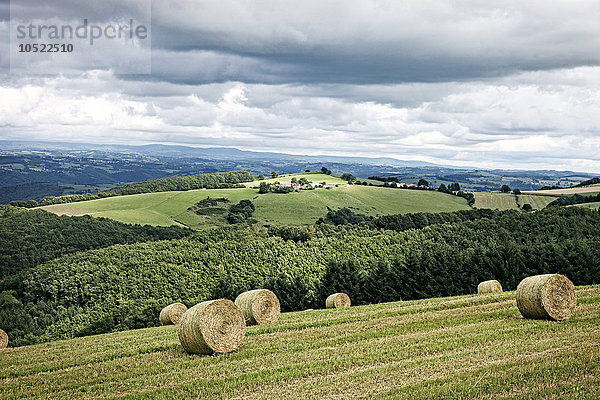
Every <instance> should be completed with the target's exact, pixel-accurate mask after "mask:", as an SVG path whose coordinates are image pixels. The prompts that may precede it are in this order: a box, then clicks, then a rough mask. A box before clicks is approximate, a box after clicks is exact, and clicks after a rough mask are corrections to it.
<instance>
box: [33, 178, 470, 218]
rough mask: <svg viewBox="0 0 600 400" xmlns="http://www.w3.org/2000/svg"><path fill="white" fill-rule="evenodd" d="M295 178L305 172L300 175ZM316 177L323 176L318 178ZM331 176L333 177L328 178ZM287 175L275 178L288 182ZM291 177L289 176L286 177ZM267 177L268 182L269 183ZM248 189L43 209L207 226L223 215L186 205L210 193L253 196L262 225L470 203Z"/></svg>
mask: <svg viewBox="0 0 600 400" xmlns="http://www.w3.org/2000/svg"><path fill="white" fill-rule="evenodd" d="M296 176H297V177H299V176H302V174H297V175H296ZM306 176H307V177H308V178H312V180H313V182H322V181H323V180H325V181H326V182H328V183H330V184H336V182H337V183H338V184H339V182H343V181H341V180H339V179H338V178H332V177H329V176H328V175H322V174H308V175H306ZM315 177H317V178H319V179H318V180H317V179H315ZM327 177H329V180H327V179H328V178H327ZM284 179H286V177H280V178H277V179H273V180H268V181H275V180H280V181H281V182H285V181H286V180H284ZM287 179H288V180H287V181H289V179H290V177H287ZM268 181H267V182H268ZM248 186H251V187H247V188H244V189H209V190H191V191H186V192H160V193H144V194H137V195H130V196H117V197H109V198H105V199H98V200H90V201H82V202H77V203H69V204H56V205H51V206H44V207H42V208H43V209H45V210H48V211H51V212H54V213H57V214H66V215H85V214H90V215H94V216H102V217H108V218H112V219H116V220H118V221H121V222H126V223H138V224H151V225H163V226H167V225H173V224H177V223H180V224H183V225H187V226H190V227H193V228H203V227H207V226H213V225H215V224H224V223H225V218H224V216H223V215H219V216H214V215H197V214H196V213H194V212H192V211H189V210H188V208H189V207H190V206H191V205H193V204H194V203H196V202H198V201H200V200H202V199H205V198H206V197H207V196H210V197H225V198H228V199H229V200H230V201H231V203H237V202H238V201H240V200H243V199H250V200H252V202H253V203H254V204H255V207H256V211H255V213H254V218H256V219H257V220H258V221H259V223H281V224H283V223H285V224H292V225H301V224H311V223H314V222H315V221H316V220H317V219H318V218H320V217H323V216H324V215H325V214H326V213H327V207H331V208H333V209H337V208H342V207H352V208H353V209H354V211H356V212H360V213H364V214H368V215H385V214H397V213H409V212H420V211H422V212H443V211H458V210H467V209H469V206H468V205H467V202H466V200H464V199H463V198H461V197H457V196H451V195H447V194H444V193H439V192H430V191H417V190H401V189H391V188H382V187H373V186H362V185H346V184H345V182H344V183H343V184H339V187H332V188H330V189H316V190H307V191H300V192H294V193H288V194H278V193H267V194H262V195H259V194H258V191H257V190H256V189H254V188H252V186H256V182H252V185H248Z"/></svg>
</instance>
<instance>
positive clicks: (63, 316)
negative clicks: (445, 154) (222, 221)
mask: <svg viewBox="0 0 600 400" xmlns="http://www.w3.org/2000/svg"><path fill="white" fill-rule="evenodd" d="M417 215H419V216H417ZM418 228H420V229H418ZM311 229H312V230H309V229H308V228H307V231H306V233H308V237H306V236H305V235H303V234H302V232H300V231H298V232H294V231H293V230H291V229H290V230H288V231H286V230H284V229H281V230H277V229H275V228H274V229H270V231H268V232H265V231H264V230H260V229H258V228H254V227H249V226H241V227H227V228H218V229H214V230H211V231H206V232H197V233H195V234H194V235H193V236H190V237H186V238H182V239H176V240H171V241H158V242H154V243H137V244H130V245H116V246H111V247H107V248H102V249H97V250H90V251H86V252H79V253H75V254H70V255H65V256H62V257H60V258H58V259H55V260H52V261H49V262H47V263H45V264H42V265H39V266H37V267H35V268H32V269H29V270H27V271H23V272H22V273H21V274H19V279H15V280H11V281H10V282H6V281H4V282H3V284H2V287H1V288H0V292H1V294H0V327H2V329H4V330H6V331H8V332H9V334H10V335H11V338H13V339H12V340H13V341H12V342H11V343H13V345H19V344H25V343H34V342H40V341H46V340H53V339H58V338H67V337H73V336H78V335H87V334H94V333H101V332H109V331H112V330H118V329H128V328H137V327H141V326H152V325H156V324H158V321H157V315H158V311H159V310H160V308H161V307H162V306H164V305H166V304H168V303H169V302H172V301H183V302H184V303H186V304H188V305H193V304H195V303H197V302H199V301H202V300H205V299H210V298H218V297H227V298H231V299H233V298H235V296H237V294H239V293H240V292H242V291H245V290H248V289H252V288H257V287H266V288H269V289H271V290H273V291H274V292H275V293H276V294H277V295H278V296H279V298H280V301H281V304H282V308H283V310H285V311H289V310H301V309H305V308H319V307H323V302H324V299H325V296H326V295H327V294H330V293H331V292H333V291H338V290H342V291H346V292H348V294H350V296H351V297H352V299H353V302H354V303H355V304H363V303H373V302H380V301H389V300H399V299H415V298H422V297H430V296H443V295H459V294H466V293H474V292H475V290H476V286H477V283H478V282H480V281H482V280H486V279H498V280H500V281H501V282H502V284H503V286H504V287H505V288H506V289H508V290H510V289H514V288H515V287H516V285H517V284H518V282H519V281H520V280H521V279H522V278H524V277H526V276H528V275H532V274H538V273H554V272H560V273H563V274H566V275H567V276H568V277H569V278H571V279H572V280H573V282H574V283H575V284H576V285H581V284H593V283H600V213H598V212H596V211H591V210H586V209H580V208H574V207H571V208H559V207H554V208H551V209H546V210H542V211H538V212H535V213H520V212H498V211H491V210H473V211H461V212H458V213H444V214H439V215H438V214H413V215H409V216H406V215H403V216H389V217H381V218H376V219H373V220H371V221H366V222H364V223H362V224H359V225H339V226H334V225H331V224H320V225H318V226H316V227H314V228H311ZM294 238H297V239H298V240H295V239H294Z"/></svg>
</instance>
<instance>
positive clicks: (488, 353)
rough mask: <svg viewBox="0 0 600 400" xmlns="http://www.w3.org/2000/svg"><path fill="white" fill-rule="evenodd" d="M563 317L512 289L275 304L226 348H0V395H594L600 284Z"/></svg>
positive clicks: (161, 344)
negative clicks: (315, 306)
mask: <svg viewBox="0 0 600 400" xmlns="http://www.w3.org/2000/svg"><path fill="white" fill-rule="evenodd" d="M577 296H578V306H577V309H576V313H575V315H574V316H573V318H572V319H570V320H568V321H565V322H550V321H536V320H525V319H523V318H522V317H521V316H520V314H519V312H518V310H517V307H516V305H515V301H514V292H505V293H501V294H491V295H471V296H461V297H451V298H436V299H425V300H416V301H406V302H396V303H384V304H378V305H369V306H360V307H352V308H349V309H341V310H315V311H300V312H293V313H285V314H282V316H281V319H280V321H279V322H278V323H276V324H274V325H271V326H258V327H250V328H249V329H248V330H247V335H246V338H245V342H244V343H243V345H242V347H241V348H240V349H239V350H238V351H236V352H233V353H230V354H226V355H214V356H200V355H188V354H186V353H185V352H184V351H183V348H182V347H181V345H180V344H179V342H178V339H177V334H176V328H175V327H174V326H167V327H159V328H148V329H141V330H133V331H127V332H119V333H112V334H105V335H98V336H89V337H85V338H78V339H72V340H65V341H57V342H50V343H46V344H42V345H35V346H26V347H19V348H11V349H7V350H2V351H0V397H1V398H11V399H13V398H14V399H18V398H35V399H47V398H53V399H71V398H87V399H96V398H130V399H133V398H207V399H223V398H236V399H274V398H279V399H327V398H380V399H386V398H394V399H433V398H464V399H475V398H477V399H499V398H502V399H521V398H532V399H542V398H543V399H564V398H577V399H598V398H600V307H599V305H600V286H598V285H596V286H584V287H578V288H577Z"/></svg>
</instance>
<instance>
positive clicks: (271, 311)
mask: <svg viewBox="0 0 600 400" xmlns="http://www.w3.org/2000/svg"><path fill="white" fill-rule="evenodd" d="M235 305H236V306H238V307H239V308H240V310H241V311H242V314H244V318H245V319H246V324H247V325H256V324H272V323H274V322H277V320H278V319H279V314H281V306H280V305H279V299H278V298H277V296H276V295H275V293H273V292H271V291H270V290H267V289H255V290H250V291H248V292H244V293H242V294H240V295H239V296H238V297H237V298H236V299H235Z"/></svg>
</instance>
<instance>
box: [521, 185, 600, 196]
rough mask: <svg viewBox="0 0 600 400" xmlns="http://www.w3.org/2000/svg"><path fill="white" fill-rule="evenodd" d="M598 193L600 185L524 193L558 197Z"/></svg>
mask: <svg viewBox="0 0 600 400" xmlns="http://www.w3.org/2000/svg"><path fill="white" fill-rule="evenodd" d="M598 192H600V185H590V186H583V187H575V188H566V189H552V190H536V191H530V192H526V193H531V194H537V195H544V196H560V195H573V194H586V193H587V194H597V193H598Z"/></svg>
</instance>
